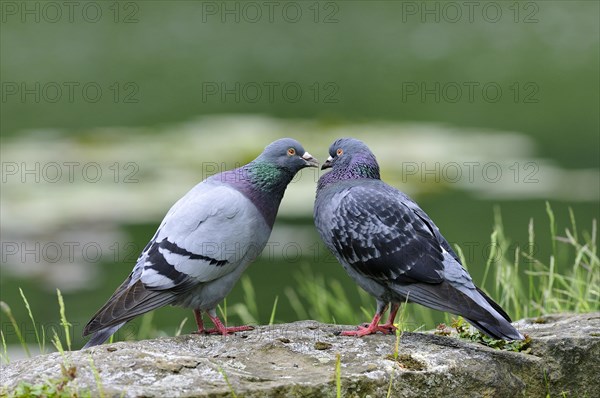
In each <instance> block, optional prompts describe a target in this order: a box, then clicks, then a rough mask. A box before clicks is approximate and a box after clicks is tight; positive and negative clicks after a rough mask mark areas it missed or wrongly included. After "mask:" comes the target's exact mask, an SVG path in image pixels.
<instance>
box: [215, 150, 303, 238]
mask: <svg viewBox="0 0 600 398" xmlns="http://www.w3.org/2000/svg"><path fill="white" fill-rule="evenodd" d="M293 177H294V175H293V174H292V173H291V172H289V171H287V170H284V169H281V168H279V167H277V166H275V165H272V164H269V163H265V162H260V161H257V160H255V161H253V162H250V163H248V164H247V165H245V166H242V167H240V168H237V169H234V170H228V171H225V172H223V173H220V174H216V175H214V176H213V177H211V178H213V179H217V180H218V181H221V182H222V183H225V184H228V185H230V186H232V187H233V188H235V189H237V190H238V191H240V192H241V193H242V194H244V196H246V197H247V198H248V199H249V200H250V201H251V202H252V203H253V204H254V205H255V206H256V208H257V209H258V210H259V211H260V213H261V215H262V216H263V218H264V219H265V221H266V223H267V225H268V226H269V227H271V228H272V227H273V223H274V222H275V217H276V216H277V210H279V204H280V203H281V199H282V198H283V194H284V193H285V189H286V187H287V185H288V184H289V182H290V181H291V180H292V178H293Z"/></svg>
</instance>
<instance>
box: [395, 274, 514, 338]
mask: <svg viewBox="0 0 600 398" xmlns="http://www.w3.org/2000/svg"><path fill="white" fill-rule="evenodd" d="M391 287H392V289H393V290H394V291H395V292H396V293H398V294H399V295H400V297H401V298H406V297H408V301H411V302H415V303H418V304H421V305H424V306H426V307H429V308H433V309H436V310H440V311H445V312H450V313H452V314H457V315H460V316H462V317H464V318H465V319H467V320H468V321H469V322H470V323H471V324H472V325H473V326H475V327H476V328H477V329H479V330H481V331H482V332H483V333H485V334H487V335H489V336H490V337H493V338H495V339H502V340H522V339H523V338H524V337H523V335H521V333H519V332H518V331H517V330H516V329H515V328H514V326H512V325H511V324H510V318H509V316H508V315H507V314H506V312H505V311H504V310H502V308H500V306H499V305H498V304H497V303H495V302H494V301H493V300H492V299H491V298H490V297H488V296H487V295H486V294H484V293H483V292H481V291H480V290H479V289H477V290H474V289H469V288H467V287H464V288H457V287H455V286H454V285H453V284H451V283H449V282H447V281H444V282H442V283H440V284H428V283H411V284H395V285H393V286H391ZM399 301H401V300H399Z"/></svg>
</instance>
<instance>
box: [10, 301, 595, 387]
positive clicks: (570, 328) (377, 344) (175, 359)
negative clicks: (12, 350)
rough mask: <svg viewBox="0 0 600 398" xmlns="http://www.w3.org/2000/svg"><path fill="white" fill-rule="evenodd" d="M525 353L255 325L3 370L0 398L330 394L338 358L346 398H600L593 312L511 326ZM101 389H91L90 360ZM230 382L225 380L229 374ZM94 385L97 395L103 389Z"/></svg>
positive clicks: (419, 337)
mask: <svg viewBox="0 0 600 398" xmlns="http://www.w3.org/2000/svg"><path fill="white" fill-rule="evenodd" d="M517 326H518V329H519V330H520V331H521V332H524V333H527V334H529V336H530V337H531V338H532V343H531V346H530V347H531V350H530V352H529V353H517V352H508V351H501V350H495V349H491V348H488V347H485V346H483V345H480V344H477V343H473V342H470V341H466V340H462V339H459V338H457V337H454V336H448V337H446V336H438V335H433V334H428V333H407V332H405V333H403V335H402V337H401V339H400V344H399V352H398V353H399V355H398V360H397V361H395V360H393V359H389V358H388V356H389V355H390V354H393V352H394V347H395V345H396V337H395V336H384V335H380V334H378V335H373V336H367V337H364V338H353V337H341V336H336V335H335V334H334V332H336V331H339V330H340V329H341V327H340V326H334V325H325V324H320V323H317V322H314V321H302V322H295V323H291V324H280V325H274V326H261V327H258V328H257V329H255V330H253V331H250V332H245V333H241V334H238V335H235V336H228V337H221V336H200V335H186V336H180V337H173V338H161V339H156V340H147V341H139V342H120V343H114V344H110V345H103V346H99V347H93V348H90V349H87V350H84V351H73V352H69V353H66V355H65V357H64V358H63V357H62V356H61V354H59V353H54V354H48V355H42V356H38V357H34V358H31V359H26V360H22V361H18V362H14V363H10V364H9V365H6V366H3V367H2V369H1V370H2V372H1V375H0V381H1V384H2V390H4V393H9V394H10V392H11V391H13V390H14V388H15V386H16V385H17V384H18V383H19V382H20V381H26V382H28V383H32V384H34V383H40V382H43V381H44V380H48V379H57V378H60V377H61V364H64V363H65V362H66V363H67V364H68V365H69V366H74V367H75V378H74V379H73V380H71V381H70V382H69V383H68V384H69V385H70V387H72V388H75V389H77V390H78V391H80V392H81V391H88V392H91V394H92V395H93V396H97V395H99V391H98V388H101V389H102V390H103V393H104V395H105V396H122V395H123V396H126V397H131V396H145V397H151V396H156V397H159V396H160V397H163V396H185V397H191V396H194V397H225V396H232V392H233V393H235V394H236V395H237V396H238V397H242V396H243V397H263V396H284V397H321V396H335V394H336V382H335V367H336V356H337V355H338V354H339V355H340V358H341V389H342V396H344V397H354V396H356V397H365V396H371V397H385V396H386V395H387V393H388V388H390V383H391V396H393V397H426V396H452V397H516V396H519V397H522V396H525V397H545V396H546V394H548V393H549V394H550V396H552V397H555V396H560V397H563V396H567V397H586V396H587V397H600V383H598V375H599V374H600V365H599V361H598V358H599V357H600V313H589V314H579V315H570V314H563V315H553V316H546V317H541V318H536V319H527V320H523V321H520V322H518V324H517ZM90 359H92V360H93V364H94V366H95V369H97V373H96V374H98V375H99V377H100V380H101V382H100V383H97V382H96V380H95V377H94V373H95V372H94V371H93V368H92V366H91V365H90V364H91V360H90ZM225 376H226V377H225ZM99 386H100V387H99ZM563 394H564V395H563Z"/></svg>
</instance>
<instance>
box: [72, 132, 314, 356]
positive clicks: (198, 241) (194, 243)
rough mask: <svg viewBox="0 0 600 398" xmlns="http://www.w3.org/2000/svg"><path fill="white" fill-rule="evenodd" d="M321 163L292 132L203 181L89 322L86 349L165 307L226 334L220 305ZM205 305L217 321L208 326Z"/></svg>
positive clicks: (175, 210) (167, 218) (176, 207)
mask: <svg viewBox="0 0 600 398" xmlns="http://www.w3.org/2000/svg"><path fill="white" fill-rule="evenodd" d="M317 165H318V163H317V161H316V160H315V159H314V158H313V157H312V156H311V155H310V154H309V153H308V152H306V151H305V150H304V148H302V145H300V143H299V142H298V141H295V140H293V139H290V138H284V139H280V140H277V141H275V142H273V143H272V144H270V145H269V146H267V147H266V148H265V150H264V151H263V152H262V153H261V154H260V156H258V157H257V158H256V159H255V160H253V161H252V162H250V163H248V164H247V165H245V166H243V167H240V168H238V169H235V170H230V171H225V172H223V173H220V174H216V175H214V176H211V177H209V178H207V179H206V180H204V181H202V182H201V183H199V184H198V185H196V186H195V187H194V188H192V190H191V191H189V192H188V193H187V194H186V195H185V196H184V197H182V198H181V199H180V200H179V201H178V202H177V203H175V205H173V207H171V209H170V210H169V212H168V213H167V215H166V216H165V218H164V220H163V221H162V223H161V224H160V226H159V227H158V231H156V233H155V235H154V237H153V238H152V240H151V241H150V242H149V243H148V245H147V246H146V248H145V249H144V250H143V252H142V254H141V255H140V256H139V258H138V260H137V264H136V265H135V267H134V268H133V271H132V272H131V274H130V275H129V276H128V277H127V279H126V280H125V281H124V282H123V284H122V285H121V286H119V288H118V289H117V290H116V291H115V293H114V294H113V295H112V297H111V298H110V299H109V300H108V302H107V303H106V304H104V306H103V307H102V308H100V310H98V312H97V313H96V314H95V315H94V316H93V317H92V319H91V320H90V321H89V322H88V324H87V325H86V326H85V329H84V331H83V335H84V336H86V335H89V334H92V333H93V336H92V338H91V339H90V340H89V341H88V343H87V344H86V345H85V347H84V348H86V347H91V346H95V345H98V344H102V343H103V342H104V341H106V339H108V338H109V337H110V336H111V335H112V334H113V333H115V332H116V331H117V330H118V329H119V328H120V327H121V326H123V325H124V324H125V323H126V322H127V321H129V320H131V319H133V318H134V317H136V316H138V315H142V314H144V313H146V312H148V311H151V310H154V309H156V308H159V307H162V306H166V305H178V306H183V307H189V308H192V309H193V310H194V315H195V318H196V323H197V325H198V332H206V333H220V334H223V335H225V334H227V333H233V332H237V331H242V330H250V329H251V327H249V326H238V327H225V326H224V325H223V324H222V323H221V321H220V320H219V318H218V317H217V314H216V311H215V308H216V307H217V304H218V303H219V302H220V301H221V300H222V299H223V298H224V297H225V296H226V295H227V294H228V293H229V291H230V290H231V289H232V287H233V285H234V284H235V282H236V281H237V280H238V279H239V277H240V276H241V274H242V272H244V270H245V269H246V268H247V267H248V265H250V263H252V261H253V260H254V259H255V258H256V257H257V256H258V255H259V254H260V252H261V251H262V250H263V248H264V247H265V245H266V243H267V240H268V239H269V236H270V234H271V229H272V228H273V223H274V221H275V216H276V215H277V210H278V208H279V204H280V202H281V199H282V198H283V194H284V192H285V189H286V187H287V185H288V184H289V183H290V181H291V180H292V178H293V177H294V175H295V174H296V173H297V172H298V171H299V170H301V169H303V168H305V167H317ZM202 311H204V312H206V313H207V314H208V316H209V318H210V319H211V320H212V322H213V323H214V325H215V328H214V329H209V330H205V329H204V325H203V323H202Z"/></svg>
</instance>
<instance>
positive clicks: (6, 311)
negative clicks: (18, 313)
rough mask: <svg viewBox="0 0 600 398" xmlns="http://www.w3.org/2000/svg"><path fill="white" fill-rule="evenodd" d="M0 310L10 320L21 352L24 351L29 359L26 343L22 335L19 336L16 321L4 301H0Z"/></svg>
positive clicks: (19, 330) (29, 353)
mask: <svg viewBox="0 0 600 398" xmlns="http://www.w3.org/2000/svg"><path fill="white" fill-rule="evenodd" d="M0 309H2V312H4V314H6V316H7V317H8V319H9V320H10V323H11V324H12V326H13V329H14V330H15V334H16V335H17V339H18V340H19V343H21V347H23V351H25V353H26V354H27V356H28V357H30V358H31V352H29V347H28V346H27V343H26V342H25V339H24V338H23V334H21V329H20V328H19V324H18V323H17V320H16V319H15V317H14V315H13V313H12V311H11V309H10V307H9V305H8V304H6V303H5V302H4V301H0Z"/></svg>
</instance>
